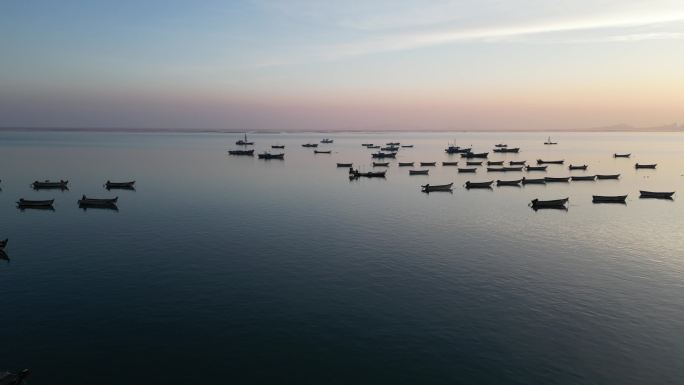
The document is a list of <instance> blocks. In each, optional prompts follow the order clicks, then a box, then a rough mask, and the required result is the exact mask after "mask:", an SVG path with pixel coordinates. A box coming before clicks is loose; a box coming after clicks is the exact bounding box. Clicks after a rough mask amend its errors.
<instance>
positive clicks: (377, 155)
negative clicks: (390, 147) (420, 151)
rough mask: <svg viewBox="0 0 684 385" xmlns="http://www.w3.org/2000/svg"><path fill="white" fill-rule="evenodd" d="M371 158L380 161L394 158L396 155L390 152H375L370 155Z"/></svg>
mask: <svg viewBox="0 0 684 385" xmlns="http://www.w3.org/2000/svg"><path fill="white" fill-rule="evenodd" d="M371 157H373V158H377V159H382V158H396V157H397V154H395V153H392V152H376V153H374V154H371Z"/></svg>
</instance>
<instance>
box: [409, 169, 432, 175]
mask: <svg viewBox="0 0 684 385" xmlns="http://www.w3.org/2000/svg"><path fill="white" fill-rule="evenodd" d="M429 171H430V170H409V175H427V174H428V172H429Z"/></svg>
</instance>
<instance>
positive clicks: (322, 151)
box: [314, 150, 332, 154]
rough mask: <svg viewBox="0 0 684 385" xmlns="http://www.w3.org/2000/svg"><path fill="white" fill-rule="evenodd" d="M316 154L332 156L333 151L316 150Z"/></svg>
mask: <svg viewBox="0 0 684 385" xmlns="http://www.w3.org/2000/svg"><path fill="white" fill-rule="evenodd" d="M314 154H332V150H314Z"/></svg>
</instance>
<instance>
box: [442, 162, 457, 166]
mask: <svg viewBox="0 0 684 385" xmlns="http://www.w3.org/2000/svg"><path fill="white" fill-rule="evenodd" d="M442 166H458V162H442Z"/></svg>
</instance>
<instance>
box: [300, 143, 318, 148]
mask: <svg viewBox="0 0 684 385" xmlns="http://www.w3.org/2000/svg"><path fill="white" fill-rule="evenodd" d="M302 147H307V148H313V147H318V143H304V144H302Z"/></svg>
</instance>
